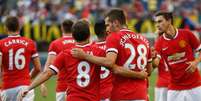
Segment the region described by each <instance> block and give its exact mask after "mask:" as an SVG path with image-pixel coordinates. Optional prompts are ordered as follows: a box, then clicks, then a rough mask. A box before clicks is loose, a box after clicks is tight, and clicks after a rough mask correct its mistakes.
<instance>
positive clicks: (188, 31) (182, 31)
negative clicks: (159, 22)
mask: <svg viewBox="0 0 201 101" xmlns="http://www.w3.org/2000/svg"><path fill="white" fill-rule="evenodd" d="M177 32H178V33H179V34H183V35H186V34H192V32H191V31H190V30H189V29H177Z"/></svg>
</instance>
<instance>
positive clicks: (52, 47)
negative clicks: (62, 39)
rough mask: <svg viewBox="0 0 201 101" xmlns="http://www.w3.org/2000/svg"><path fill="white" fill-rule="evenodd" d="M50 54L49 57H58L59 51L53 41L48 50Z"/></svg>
mask: <svg viewBox="0 0 201 101" xmlns="http://www.w3.org/2000/svg"><path fill="white" fill-rule="evenodd" d="M48 54H49V55H58V49H57V45H56V43H55V41H53V42H52V43H51V44H50V46H49V49H48Z"/></svg>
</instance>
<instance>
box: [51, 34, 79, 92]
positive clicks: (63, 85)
mask: <svg viewBox="0 0 201 101" xmlns="http://www.w3.org/2000/svg"><path fill="white" fill-rule="evenodd" d="M74 42H75V41H74V39H73V38H72V36H63V37H62V38H59V39H57V40H55V41H53V42H52V43H51V44H50V46H49V49H48V52H49V53H48V54H49V55H50V54H51V55H58V54H59V53H60V52H61V51H62V50H64V49H66V48H69V47H70V46H71V45H73V43H74ZM67 75H68V74H66V72H65V70H62V71H61V72H59V73H58V78H57V87H56V91H57V92H64V91H66V89H67V82H66V81H67V80H66V78H67V77H66V76H67Z"/></svg>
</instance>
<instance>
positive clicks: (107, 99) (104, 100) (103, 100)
mask: <svg viewBox="0 0 201 101" xmlns="http://www.w3.org/2000/svg"><path fill="white" fill-rule="evenodd" d="M100 101H110V99H109V98H106V99H101V100H100Z"/></svg>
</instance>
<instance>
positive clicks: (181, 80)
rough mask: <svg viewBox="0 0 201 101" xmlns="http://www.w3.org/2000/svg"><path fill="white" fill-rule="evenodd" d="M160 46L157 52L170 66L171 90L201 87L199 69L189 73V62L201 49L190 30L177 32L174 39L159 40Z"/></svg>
mask: <svg viewBox="0 0 201 101" xmlns="http://www.w3.org/2000/svg"><path fill="white" fill-rule="evenodd" d="M158 41H159V43H160V44H159V45H158V46H157V47H156V51H157V52H158V53H159V54H160V56H161V57H163V58H164V60H165V61H166V63H167V64H168V68H169V71H170V75H171V81H170V85H169V89H173V90H183V89H191V88H194V87H197V86H200V85H201V77H200V74H199V71H198V69H196V71H195V72H194V73H187V72H186V71H185V70H186V68H187V67H188V66H189V65H188V64H187V62H189V61H193V60H194V59H195V58H194V52H195V51H196V50H200V49H201V45H200V42H199V41H198V39H197V38H196V37H195V36H194V35H193V33H191V32H190V31H188V30H182V29H179V30H177V33H176V35H175V37H174V38H173V39H169V38H167V37H165V34H163V36H161V37H160V38H159V40H158Z"/></svg>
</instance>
